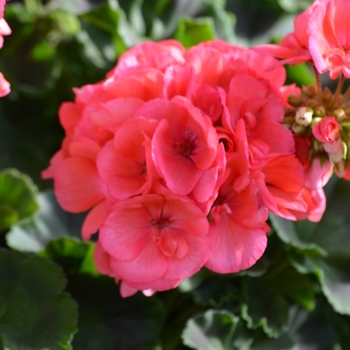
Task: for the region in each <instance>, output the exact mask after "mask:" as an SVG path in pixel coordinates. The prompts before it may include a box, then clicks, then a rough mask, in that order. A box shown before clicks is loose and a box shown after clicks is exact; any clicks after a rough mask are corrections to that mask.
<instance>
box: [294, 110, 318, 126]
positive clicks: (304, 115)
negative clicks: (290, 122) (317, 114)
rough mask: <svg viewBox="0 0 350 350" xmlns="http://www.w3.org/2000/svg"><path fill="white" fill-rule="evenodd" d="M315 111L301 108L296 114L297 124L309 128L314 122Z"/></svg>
mask: <svg viewBox="0 0 350 350" xmlns="http://www.w3.org/2000/svg"><path fill="white" fill-rule="evenodd" d="M313 113H314V111H313V110H312V109H311V108H309V107H300V108H299V109H298V110H297V112H296V113H295V122H296V123H297V124H299V125H303V126H308V125H310V123H311V121H312V115H313Z"/></svg>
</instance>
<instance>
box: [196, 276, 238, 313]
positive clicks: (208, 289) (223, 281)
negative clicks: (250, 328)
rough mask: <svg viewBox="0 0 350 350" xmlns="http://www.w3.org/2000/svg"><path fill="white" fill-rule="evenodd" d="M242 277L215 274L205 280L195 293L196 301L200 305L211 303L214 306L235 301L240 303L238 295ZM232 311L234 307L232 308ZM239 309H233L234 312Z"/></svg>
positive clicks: (221, 305) (234, 302) (236, 303)
mask: <svg viewBox="0 0 350 350" xmlns="http://www.w3.org/2000/svg"><path fill="white" fill-rule="evenodd" d="M241 284H242V283H241V279H239V278H234V277H231V278H226V276H220V275H218V276H213V277H210V278H207V279H206V280H204V281H203V282H202V283H201V284H200V285H199V286H198V288H196V289H195V290H194V291H193V293H194V298H195V301H196V302H197V303H198V304H200V305H205V306H206V305H211V306H213V307H223V305H225V306H226V305H227V304H230V305H231V303H233V304H235V305H236V306H237V305H238V304H239V301H238V295H239V294H240V290H241ZM231 311H232V309H231ZM235 311H237V312H239V310H233V312H235Z"/></svg>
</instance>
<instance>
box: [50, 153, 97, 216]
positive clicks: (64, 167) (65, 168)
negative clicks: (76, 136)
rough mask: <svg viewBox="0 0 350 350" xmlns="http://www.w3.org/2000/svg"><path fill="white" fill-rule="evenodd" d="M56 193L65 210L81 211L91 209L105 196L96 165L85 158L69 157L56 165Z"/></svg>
mask: <svg viewBox="0 0 350 350" xmlns="http://www.w3.org/2000/svg"><path fill="white" fill-rule="evenodd" d="M54 180H55V185H54V188H55V194H56V197H57V200H58V202H59V204H60V205H61V207H62V208H63V209H64V210H67V211H70V212H72V213H79V212H82V211H85V210H88V209H90V208H91V207H92V206H94V205H95V204H97V203H98V202H100V201H101V200H102V199H103V198H104V196H103V194H102V192H101V189H100V186H99V182H98V174H97V169H96V166H95V164H94V163H93V162H91V161H90V160H87V159H85V158H78V157H75V158H68V159H65V160H63V161H62V162H61V163H60V164H58V165H57V167H55V170H54Z"/></svg>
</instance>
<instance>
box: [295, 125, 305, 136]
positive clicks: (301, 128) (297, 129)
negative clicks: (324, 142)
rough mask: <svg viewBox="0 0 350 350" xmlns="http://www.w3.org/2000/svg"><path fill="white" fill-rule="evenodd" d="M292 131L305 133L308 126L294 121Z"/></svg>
mask: <svg viewBox="0 0 350 350" xmlns="http://www.w3.org/2000/svg"><path fill="white" fill-rule="evenodd" d="M292 131H293V132H294V133H295V134H298V135H300V134H303V133H304V132H305V131H306V128H305V126H303V125H300V124H297V123H294V124H293V125H292Z"/></svg>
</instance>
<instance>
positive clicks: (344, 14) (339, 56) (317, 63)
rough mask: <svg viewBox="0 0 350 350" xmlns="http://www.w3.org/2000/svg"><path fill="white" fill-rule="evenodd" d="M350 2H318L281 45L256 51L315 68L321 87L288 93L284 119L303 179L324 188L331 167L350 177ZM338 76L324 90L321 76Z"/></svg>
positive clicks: (282, 62) (304, 14)
mask: <svg viewBox="0 0 350 350" xmlns="http://www.w3.org/2000/svg"><path fill="white" fill-rule="evenodd" d="M349 5H350V4H349V1H348V0H315V1H314V3H313V4H312V5H311V6H310V7H309V8H308V9H306V10H305V11H304V12H303V13H301V14H300V15H298V16H297V17H296V18H295V21H294V32H293V33H290V34H288V35H287V36H286V37H285V38H283V39H282V41H281V42H280V44H279V45H261V46H258V47H255V48H254V50H255V51H256V52H260V53H263V54H266V55H272V56H274V57H278V58H283V60H282V61H280V62H279V63H278V64H277V65H280V64H285V63H290V64H297V63H301V62H307V63H308V64H310V65H311V66H312V67H313V69H314V72H315V75H316V81H317V86H314V85H310V86H308V87H304V88H303V89H302V90H300V89H295V91H294V92H293V93H292V94H291V95H290V96H289V99H288V101H289V103H290V105H289V107H290V108H287V109H286V111H285V122H286V124H289V126H290V128H291V130H292V131H293V133H295V138H296V140H297V143H296V144H297V153H298V154H303V156H302V157H301V158H303V166H304V168H305V174H306V179H305V182H306V184H307V186H309V187H310V188H322V187H323V186H324V185H325V184H326V183H327V181H328V180H329V178H330V176H331V174H332V171H333V170H334V171H335V173H336V174H337V175H338V176H339V177H343V178H345V179H347V180H350V162H349V151H348V150H349V148H350V136H349V131H348V130H349V129H348V125H349V119H350V104H349V101H348V99H349V96H350V89H348V90H347V91H346V92H345V93H343V94H342V89H343V84H344V81H345V79H346V78H350V34H349V33H350V22H349V18H350V6H349ZM328 72H329V76H330V78H331V79H336V78H339V81H338V86H337V89H336V91H335V93H334V94H332V93H331V92H330V90H329V89H327V88H326V89H324V90H322V86H321V81H320V76H319V74H323V73H328Z"/></svg>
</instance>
